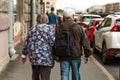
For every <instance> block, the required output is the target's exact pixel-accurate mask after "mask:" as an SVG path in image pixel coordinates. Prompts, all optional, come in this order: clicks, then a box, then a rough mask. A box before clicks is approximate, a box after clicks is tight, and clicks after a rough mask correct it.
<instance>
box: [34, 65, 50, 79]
mask: <svg viewBox="0 0 120 80" xmlns="http://www.w3.org/2000/svg"><path fill="white" fill-rule="evenodd" d="M50 72H51V67H49V66H37V65H32V80H50Z"/></svg>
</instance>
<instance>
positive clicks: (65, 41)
mask: <svg viewBox="0 0 120 80" xmlns="http://www.w3.org/2000/svg"><path fill="white" fill-rule="evenodd" d="M76 25H77V23H73V24H72V25H70V26H69V28H67V29H65V28H64V26H63V25H62V24H61V26H60V29H61V31H60V32H59V33H57V34H56V38H55V45H54V49H53V50H54V51H53V53H54V55H55V56H58V57H78V56H79V53H78V46H77V45H76V44H75V40H74V38H73V36H72V33H71V32H70V30H71V29H73V27H75V26H76Z"/></svg>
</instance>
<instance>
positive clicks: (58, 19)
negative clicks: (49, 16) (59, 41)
mask: <svg viewBox="0 0 120 80" xmlns="http://www.w3.org/2000/svg"><path fill="white" fill-rule="evenodd" d="M57 21H58V24H60V23H61V22H62V19H61V15H60V13H57Z"/></svg>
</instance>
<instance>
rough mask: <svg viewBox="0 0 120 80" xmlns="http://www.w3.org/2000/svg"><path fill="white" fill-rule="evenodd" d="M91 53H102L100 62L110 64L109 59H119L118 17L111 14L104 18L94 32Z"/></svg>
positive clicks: (119, 35)
mask: <svg viewBox="0 0 120 80" xmlns="http://www.w3.org/2000/svg"><path fill="white" fill-rule="evenodd" d="M94 35H95V37H94V40H93V42H94V46H93V51H94V52H95V51H96V50H98V51H100V53H102V62H103V63H104V64H106V63H109V62H110V57H119V58H120V15H117V14H112V15H108V16H107V17H105V18H104V20H103V21H102V22H101V24H100V25H99V26H98V27H97V29H96V30H95V34H94Z"/></svg>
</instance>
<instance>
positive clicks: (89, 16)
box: [78, 14, 101, 25]
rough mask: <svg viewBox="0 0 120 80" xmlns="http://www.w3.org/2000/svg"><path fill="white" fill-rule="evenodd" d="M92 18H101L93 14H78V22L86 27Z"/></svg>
mask: <svg viewBox="0 0 120 80" xmlns="http://www.w3.org/2000/svg"><path fill="white" fill-rule="evenodd" d="M94 18H101V16H100V15H95V14H80V15H79V17H78V20H79V21H80V22H84V23H85V24H87V25H88V24H89V22H90V20H91V19H94Z"/></svg>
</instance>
